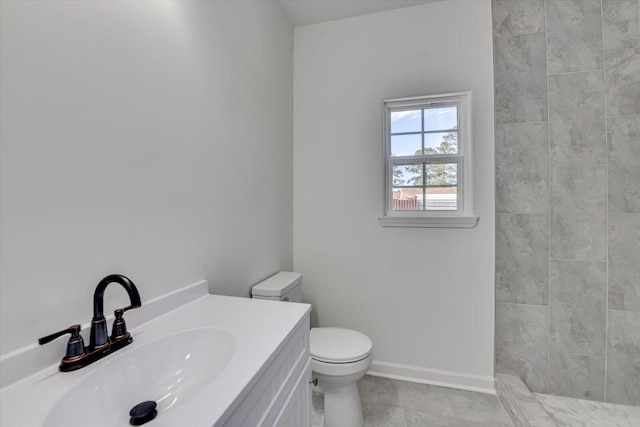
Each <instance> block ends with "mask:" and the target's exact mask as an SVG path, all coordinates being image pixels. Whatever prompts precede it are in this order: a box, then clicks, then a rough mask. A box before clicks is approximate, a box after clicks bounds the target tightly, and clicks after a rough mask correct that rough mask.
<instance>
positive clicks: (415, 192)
mask: <svg viewBox="0 0 640 427" xmlns="http://www.w3.org/2000/svg"><path fill="white" fill-rule="evenodd" d="M420 200H422V188H394V189H393V197H392V199H391V209H393V210H394V211H417V210H422V207H421V206H420Z"/></svg>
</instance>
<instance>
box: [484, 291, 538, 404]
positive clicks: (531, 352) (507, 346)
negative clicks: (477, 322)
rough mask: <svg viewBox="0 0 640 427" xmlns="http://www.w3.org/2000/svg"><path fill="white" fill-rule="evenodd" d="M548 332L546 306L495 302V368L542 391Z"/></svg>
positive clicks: (534, 389) (535, 389)
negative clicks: (517, 377)
mask: <svg viewBox="0 0 640 427" xmlns="http://www.w3.org/2000/svg"><path fill="white" fill-rule="evenodd" d="M548 333H549V327H548V308H547V306H543V305H525V304H505V303H496V338H495V340H496V372H499V373H502V374H512V375H518V376H519V377H520V378H522V380H523V381H524V382H525V383H526V384H527V386H528V387H529V388H530V389H531V390H533V391H540V392H544V391H546V389H547V336H548Z"/></svg>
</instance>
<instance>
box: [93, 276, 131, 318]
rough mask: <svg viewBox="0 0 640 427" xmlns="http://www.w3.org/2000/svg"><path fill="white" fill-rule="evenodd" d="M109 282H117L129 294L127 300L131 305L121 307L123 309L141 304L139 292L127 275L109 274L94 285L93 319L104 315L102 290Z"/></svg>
mask: <svg viewBox="0 0 640 427" xmlns="http://www.w3.org/2000/svg"><path fill="white" fill-rule="evenodd" d="M110 283H118V284H120V285H122V287H123V288H124V289H125V290H126V291H127V294H129V301H130V302H131V305H130V306H128V307H125V308H123V309H122V310H123V311H127V310H131V309H132V308H138V307H140V306H141V305H142V303H141V302H140V293H139V292H138V288H136V285H134V284H133V282H132V281H131V280H129V278H128V277H125V276H123V275H121V274H111V275H109V276H107V277H105V278H104V279H102V280H101V281H100V283H98V286H96V290H95V292H94V293H93V318H94V320H95V319H99V318H101V317H104V291H106V290H107V286H109V284H110Z"/></svg>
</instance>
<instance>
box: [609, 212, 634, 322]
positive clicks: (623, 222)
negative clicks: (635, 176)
mask: <svg viewBox="0 0 640 427" xmlns="http://www.w3.org/2000/svg"><path fill="white" fill-rule="evenodd" d="M639 254H640V214H609V309H610V310H628V311H640V262H638V260H639V257H640V256H639ZM638 328H640V324H639V325H638Z"/></svg>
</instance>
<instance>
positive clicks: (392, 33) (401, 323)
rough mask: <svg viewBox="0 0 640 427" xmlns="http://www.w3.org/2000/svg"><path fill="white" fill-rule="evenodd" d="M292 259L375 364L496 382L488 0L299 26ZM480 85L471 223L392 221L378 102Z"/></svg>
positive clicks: (317, 314) (314, 297)
mask: <svg viewBox="0 0 640 427" xmlns="http://www.w3.org/2000/svg"><path fill="white" fill-rule="evenodd" d="M294 40H295V41H294V269H295V270H296V271H299V272H301V273H302V274H303V276H304V282H303V283H304V287H303V297H304V298H305V299H306V300H307V301H308V302H311V303H312V304H313V307H314V313H313V316H314V317H313V320H314V321H315V323H316V324H319V325H321V326H344V327H351V328H355V329H358V330H361V331H363V332H364V333H366V334H367V335H369V336H370V337H371V338H372V340H373V342H374V352H375V362H374V366H373V368H372V372H377V373H378V374H384V375H391V376H393V375H395V376H404V377H409V378H412V379H414V380H418V381H425V382H439V383H448V384H451V385H454V386H458V387H466V388H477V389H485V390H490V389H492V387H493V382H492V378H493V330H494V329H493V323H494V285H493V283H494V216H493V208H494V178H493V172H494V161H493V152H494V150H493V78H492V73H493V72H492V43H491V4H490V1H489V0H466V1H456V0H451V1H444V2H437V3H432V4H426V5H423V6H416V7H411V8H406V9H399V10H394V11H389V12H382V13H378V14H372V15H366V16H361V17H356V18H350V19H344V20H340V21H334V22H329V23H324V24H317V25H310V26H305V27H298V28H296V30H295V39H294ZM467 89H470V90H472V92H473V105H472V108H473V130H472V133H473V149H474V154H475V161H474V167H475V173H474V181H475V201H476V209H475V213H476V214H477V215H479V216H480V223H479V224H478V226H477V227H476V228H474V229H471V230H469V229H407V228H405V229H402V228H382V227H381V226H380V225H379V224H378V221H377V218H378V217H379V216H381V215H382V206H383V202H382V197H383V190H382V184H383V179H382V158H381V156H382V99H383V98H393V97H403V96H413V95H426V94H437V93H447V92H452V91H460V90H467Z"/></svg>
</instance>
